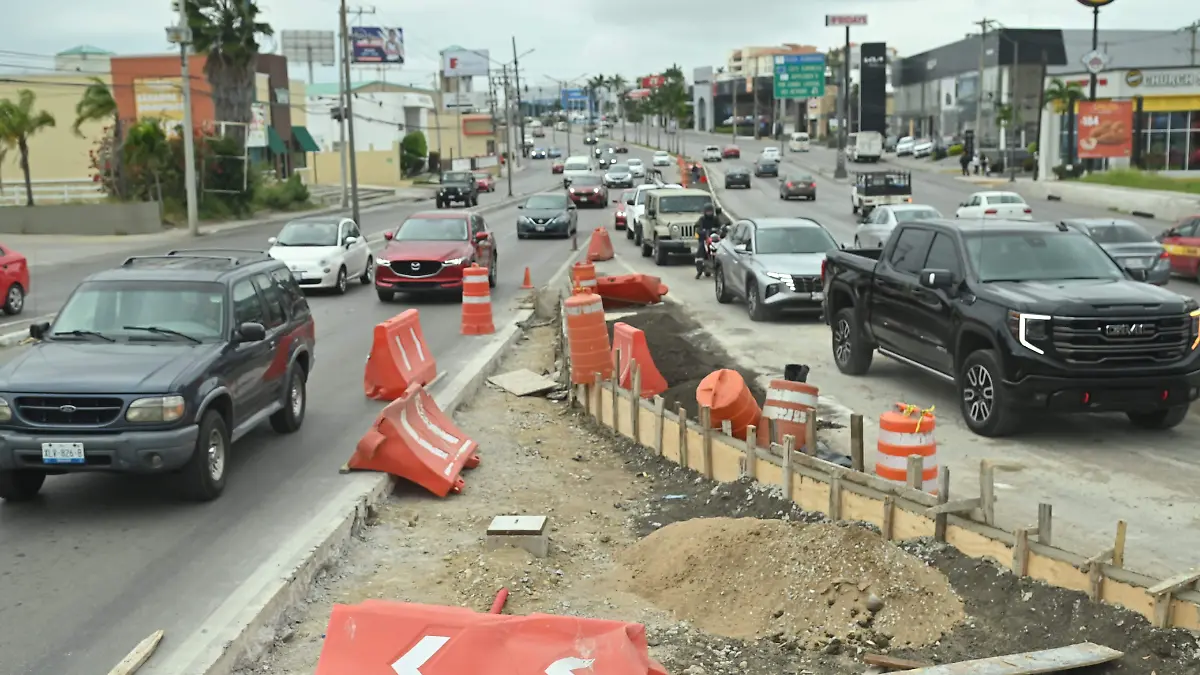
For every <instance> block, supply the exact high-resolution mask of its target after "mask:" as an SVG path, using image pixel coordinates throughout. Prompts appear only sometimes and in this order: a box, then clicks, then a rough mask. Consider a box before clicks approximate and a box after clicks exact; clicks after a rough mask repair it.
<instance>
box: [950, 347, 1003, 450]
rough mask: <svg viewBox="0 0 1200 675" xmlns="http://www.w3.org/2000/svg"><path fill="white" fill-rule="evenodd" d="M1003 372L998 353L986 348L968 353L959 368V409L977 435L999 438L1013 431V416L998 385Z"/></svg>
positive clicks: (968, 425)
mask: <svg viewBox="0 0 1200 675" xmlns="http://www.w3.org/2000/svg"><path fill="white" fill-rule="evenodd" d="M1002 372H1003V370H1002V369H1001V367H1000V357H998V356H997V355H996V353H995V352H993V351H991V350H988V349H980V350H977V351H974V352H971V353H970V354H967V357H966V358H965V359H963V363H962V367H961V368H960V369H959V373H958V378H956V383H957V386H958V405H959V410H960V411H961V413H962V418H963V422H964V423H966V425H967V428H968V429H970V430H971V431H973V432H975V433H977V434H979V435H980V436H986V437H988V438H1000V437H1003V436H1007V435H1008V434H1010V433H1012V430H1013V426H1014V423H1015V421H1016V418H1015V416H1014V415H1013V411H1012V406H1011V404H1010V403H1009V401H1008V400H1007V399H1006V396H1007V394H1006V392H1005V391H1004V390H1003V389H1002V388H1001V387H1000V386H999V385H1000V382H1001V380H1002V377H1003V376H1002V375H1001V373H1002Z"/></svg>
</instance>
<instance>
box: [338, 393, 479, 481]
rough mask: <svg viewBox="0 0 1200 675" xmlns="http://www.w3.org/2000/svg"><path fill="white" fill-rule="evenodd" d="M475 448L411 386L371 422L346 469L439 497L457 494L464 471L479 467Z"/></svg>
mask: <svg viewBox="0 0 1200 675" xmlns="http://www.w3.org/2000/svg"><path fill="white" fill-rule="evenodd" d="M478 450H479V444H478V443H476V442H475V441H473V440H471V439H470V438H468V437H467V435H466V434H465V433H463V432H462V431H461V430H459V428H458V427H456V426H455V425H454V422H453V421H451V419H450V417H449V416H447V415H446V414H444V413H443V412H442V411H441V410H440V409H439V408H438V406H437V403H436V402H435V401H434V400H433V397H432V396H430V395H429V392H427V391H425V388H424V387H422V386H421V385H419V384H415V385H413V386H411V387H409V388H408V391H406V392H404V395H403V396H401V397H400V398H398V399H396V400H395V401H392V402H391V403H389V404H388V405H387V407H386V408H384V409H383V411H382V412H380V413H379V416H378V417H376V418H375V424H373V425H372V426H371V428H370V429H368V430H367V433H366V434H364V435H363V437H362V439H361V440H359V441H358V446H357V447H356V448H355V449H354V454H353V455H351V457H350V461H349V462H347V463H346V464H347V466H349V467H350V468H351V469H363V470H367V471H382V472H384V473H388V474H391V475H393V476H396V477H398V478H404V479H406V480H410V481H412V482H414V483H416V484H417V485H420V486H421V487H423V488H425V489H426V490H429V491H430V492H432V493H433V494H435V495H437V496H439V497H445V496H446V495H448V494H450V493H451V492H455V493H457V492H462V489H463V487H464V485H465V484H464V482H463V479H462V478H461V477H460V476H459V474H460V473H461V472H462V470H463V469H464V468H467V469H473V468H475V467H477V466H479V455H478V454H476V453H477V451H478Z"/></svg>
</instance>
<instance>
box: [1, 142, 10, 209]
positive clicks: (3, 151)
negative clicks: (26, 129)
mask: <svg viewBox="0 0 1200 675" xmlns="http://www.w3.org/2000/svg"><path fill="white" fill-rule="evenodd" d="M11 148H12V146H11V145H9V144H8V143H7V142H5V140H4V139H3V138H0V196H2V195H3V194H4V162H5V161H7V160H8V151H9V150H10V149H11Z"/></svg>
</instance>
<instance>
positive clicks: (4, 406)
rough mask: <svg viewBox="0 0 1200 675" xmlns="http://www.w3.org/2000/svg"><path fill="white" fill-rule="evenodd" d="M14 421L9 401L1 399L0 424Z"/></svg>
mask: <svg viewBox="0 0 1200 675" xmlns="http://www.w3.org/2000/svg"><path fill="white" fill-rule="evenodd" d="M11 419H12V408H11V407H9V405H8V399H6V398H0V422H7V421H9V420H11Z"/></svg>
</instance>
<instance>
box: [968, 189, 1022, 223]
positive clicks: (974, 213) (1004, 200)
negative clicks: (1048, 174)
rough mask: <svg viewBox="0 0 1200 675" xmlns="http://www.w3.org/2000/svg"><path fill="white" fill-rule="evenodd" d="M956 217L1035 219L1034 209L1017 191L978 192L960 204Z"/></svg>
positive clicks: (974, 218)
mask: <svg viewBox="0 0 1200 675" xmlns="http://www.w3.org/2000/svg"><path fill="white" fill-rule="evenodd" d="M954 217H955V218H968V219H973V220H978V219H992V218H998V219H1003V220H1033V209H1032V208H1030V207H1029V204H1026V203H1025V198H1024V197H1022V196H1021V195H1019V194H1017V193H1015V192H1001V191H988V192H976V193H975V194H973V195H971V196H970V197H969V198H968V199H967V201H965V202H963V203H962V204H959V205H958V211H957V212H955V214H954Z"/></svg>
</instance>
